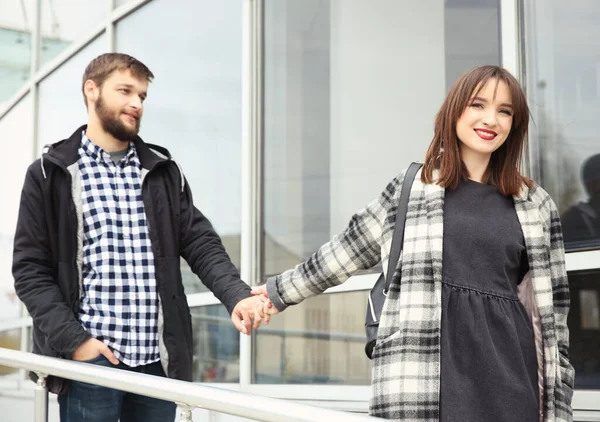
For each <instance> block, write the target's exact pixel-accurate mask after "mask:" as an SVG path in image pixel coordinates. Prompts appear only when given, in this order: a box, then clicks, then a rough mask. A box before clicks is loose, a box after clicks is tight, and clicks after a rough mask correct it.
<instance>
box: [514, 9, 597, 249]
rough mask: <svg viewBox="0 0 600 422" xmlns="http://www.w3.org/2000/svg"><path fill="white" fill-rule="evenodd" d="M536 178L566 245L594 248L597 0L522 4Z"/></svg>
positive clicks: (595, 213)
mask: <svg viewBox="0 0 600 422" xmlns="http://www.w3.org/2000/svg"><path fill="white" fill-rule="evenodd" d="M525 6H526V7H525V28H526V36H525V40H526V41H527V42H526V44H525V47H526V48H525V50H526V68H527V87H528V89H527V95H528V97H529V104H530V106H531V111H532V117H533V122H532V125H530V140H531V144H532V157H533V158H534V159H533V160H532V165H533V168H534V176H535V177H536V178H537V179H538V181H539V182H540V184H541V185H542V186H543V187H544V188H545V189H546V190H547V191H548V192H549V193H550V195H551V196H552V198H553V199H554V201H555V202H556V204H557V206H558V209H559V211H560V212H561V217H562V222H563V226H564V227H563V228H564V236H565V243H566V246H567V248H569V249H578V248H597V247H598V246H600V155H599V154H600V142H599V141H598V132H600V120H599V119H598V115H599V113H600V57H599V56H598V51H600V2H597V1H595V0H574V1H570V2H564V1H560V0H550V1H548V2H544V3H543V4H542V3H540V2H537V1H532V0H528V1H526V2H525Z"/></svg>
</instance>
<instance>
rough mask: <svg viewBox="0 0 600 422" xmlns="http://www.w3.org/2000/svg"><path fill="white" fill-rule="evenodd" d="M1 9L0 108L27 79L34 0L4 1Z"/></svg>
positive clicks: (29, 63) (29, 64) (29, 66)
mask: <svg viewBox="0 0 600 422" xmlns="http://www.w3.org/2000/svg"><path fill="white" fill-rule="evenodd" d="M1 4H2V5H1V6H0V9H1V12H0V109H2V103H3V102H4V101H6V100H7V99H9V98H10V97H11V96H12V95H13V94H14V93H15V92H17V90H19V88H21V87H22V86H23V85H24V83H25V82H26V81H28V80H29V74H30V68H31V29H32V26H31V25H32V23H33V22H32V18H33V11H34V4H35V2H34V1H30V0H26V1H8V2H7V1H4V2H1Z"/></svg>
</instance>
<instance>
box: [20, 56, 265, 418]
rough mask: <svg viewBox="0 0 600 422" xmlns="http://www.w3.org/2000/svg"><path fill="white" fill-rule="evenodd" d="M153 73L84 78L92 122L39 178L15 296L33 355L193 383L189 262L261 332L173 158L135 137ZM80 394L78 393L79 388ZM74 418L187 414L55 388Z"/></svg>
mask: <svg viewBox="0 0 600 422" xmlns="http://www.w3.org/2000/svg"><path fill="white" fill-rule="evenodd" d="M153 77H154V75H153V74H152V72H151V71H150V70H149V69H148V68H147V67H146V66H145V65H144V64H143V63H141V62H140V61H138V60H136V59H135V58H133V57H130V56H128V55H125V54H112V53H111V54H103V55H101V56H99V57H97V58H95V59H94V60H92V62H91V63H90V64H89V65H88V67H87V68H86V70H85V73H84V75H83V87H82V89H83V95H84V100H85V104H86V107H87V109H88V124H87V125H86V126H82V127H80V128H78V129H77V130H75V132H74V133H73V135H71V137H70V138H68V139H65V140H63V141H61V142H58V143H56V144H53V145H52V146H51V147H50V148H49V150H48V151H47V152H45V153H44V154H43V155H42V157H41V158H40V159H39V160H37V161H35V162H34V163H33V164H32V165H31V166H30V167H29V169H28V171H27V176H26V179H25V183H24V186H23V192H22V196H21V205H20V210H19V219H18V223H17V229H16V234H15V244H14V256H13V275H14V278H15V290H16V292H17V294H18V296H19V298H20V299H21V300H22V301H23V303H24V304H25V306H26V307H27V309H28V310H29V313H30V314H31V316H32V318H33V351H34V352H35V353H39V354H42V355H46V356H55V357H60V358H64V359H72V360H76V361H85V362H89V363H92V364H96V365H102V366H112V367H116V368H121V369H123V370H127V371H134V372H139V373H146V374H152V375H159V376H165V375H166V376H168V377H169V378H175V379H180V380H187V381H191V378H192V325H191V317H190V310H189V308H188V305H187V301H186V296H185V293H184V288H183V284H182V281H181V272H180V264H179V263H180V259H179V257H180V256H182V257H183V258H184V259H185V260H186V261H187V262H188V263H189V265H190V267H191V269H192V270H193V271H194V273H196V274H197V275H198V276H199V277H200V279H201V280H202V282H203V283H204V284H205V285H206V286H207V287H208V288H209V289H210V290H212V292H213V293H214V294H215V295H216V296H217V298H219V299H220V300H221V302H223V304H224V305H225V306H226V307H227V309H228V311H229V312H230V313H231V319H232V321H233V323H234V324H235V326H236V328H237V329H238V330H239V331H240V332H242V333H244V334H250V331H251V329H252V321H251V318H252V317H253V318H254V328H256V327H258V326H259V325H260V321H261V318H262V306H263V303H262V302H263V300H266V298H264V296H263V297H252V295H251V294H250V288H249V287H248V286H247V285H246V284H245V283H244V282H243V281H242V280H241V279H240V276H239V273H238V271H237V270H236V268H235V267H234V265H233V264H232V263H231V261H230V259H229V256H228V255H227V253H226V252H225V249H224V248H223V245H222V243H221V240H220V238H219V236H218V235H217V234H216V233H215V231H214V230H213V227H212V226H211V224H210V222H209V221H208V220H207V219H206V218H205V217H204V215H202V213H201V212H200V211H198V210H197V209H196V208H195V207H194V205H193V202H192V193H191V189H190V187H189V186H188V184H187V182H186V180H185V177H184V175H183V174H182V173H181V170H180V169H179V167H178V166H177V164H176V163H175V162H174V161H173V160H172V159H171V157H170V155H169V152H168V151H167V150H166V149H164V148H161V147H157V146H152V145H150V144H146V143H144V141H142V139H140V138H139V137H138V136H137V134H138V131H139V128H140V121H141V118H142V114H143V108H144V100H145V99H146V95H147V88H148V83H149V82H150V81H151V80H152V78H153ZM69 384H70V385H69ZM48 387H49V389H50V391H52V392H54V393H58V394H59V397H58V402H59V405H60V414H61V420H62V421H68V422H79V421H92V420H93V421H99V420H101V421H106V422H111V421H114V422H116V421H117V420H119V418H120V420H121V422H130V421H144V422H153V421H157V422H158V421H160V422H163V421H173V420H174V418H175V408H176V406H175V404H174V403H170V402H164V401H161V400H156V399H151V398H148V397H142V396H138V395H134V394H128V393H124V392H121V391H116V390H111V389H108V388H104V387H98V386H93V385H89V384H85V383H81V382H71V383H68V382H67V381H66V380H62V379H58V378H54V377H49V379H48Z"/></svg>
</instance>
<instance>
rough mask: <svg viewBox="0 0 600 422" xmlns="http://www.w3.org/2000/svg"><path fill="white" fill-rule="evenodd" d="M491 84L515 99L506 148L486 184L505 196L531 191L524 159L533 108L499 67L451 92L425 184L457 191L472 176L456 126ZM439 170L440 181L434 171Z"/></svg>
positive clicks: (477, 72) (470, 76) (480, 71)
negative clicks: (501, 85)
mask: <svg viewBox="0 0 600 422" xmlns="http://www.w3.org/2000/svg"><path fill="white" fill-rule="evenodd" d="M488 81H492V82H495V83H496V89H497V86H498V83H499V82H500V81H502V82H504V83H505V84H506V86H507V87H508V90H509V92H510V95H511V98H512V106H513V122H512V127H511V129H510V133H509V134H508V137H507V139H506V141H505V142H504V144H502V146H501V147H500V148H498V149H497V150H496V151H494V152H493V153H492V157H491V159H490V163H489V165H488V168H487V170H486V171H485V173H484V175H483V183H486V184H490V185H493V186H496V187H497V188H498V190H499V191H500V192H501V193H502V194H503V195H516V194H517V193H518V192H519V190H520V189H521V186H522V184H523V183H525V184H526V185H527V186H529V187H531V185H532V183H533V182H532V181H531V180H530V179H528V178H526V177H525V176H523V175H521V172H520V169H521V157H522V156H523V150H524V148H525V142H526V140H525V135H526V134H527V128H528V125H529V107H528V106H527V100H526V98H525V93H524V92H523V89H522V88H521V86H520V85H519V82H518V81H517V80H516V79H515V77H514V76H512V75H511V74H510V73H509V72H508V71H507V70H505V69H503V68H501V67H499V66H481V67H477V68H475V69H473V70H471V71H470V72H467V73H465V74H464V75H463V76H461V77H460V78H459V79H458V80H457V81H456V82H455V83H454V85H453V86H452V88H450V92H449V93H448V95H447V96H446V99H445V100H444V102H443V104H442V106H441V107H440V110H439V112H438V113H437V115H436V118H435V128H434V136H433V140H432V141H431V144H430V145H429V149H428V150H427V154H426V156H425V163H424V164H423V172H422V173H421V180H422V181H423V183H437V184H438V185H440V186H442V187H444V188H450V189H454V188H456V187H457V186H458V184H459V183H460V182H461V181H462V180H463V179H465V178H468V177H469V172H468V170H467V168H466V166H465V164H464V163H463V161H462V159H461V157H460V140H459V139H458V136H457V135H456V122H457V121H458V119H459V118H460V116H461V115H462V114H463V112H464V111H465V109H466V108H467V107H468V106H469V104H470V103H471V98H473V97H474V96H477V94H478V93H479V91H480V90H481V89H482V88H483V87H484V86H485V84H486V83H487V82H488ZM435 169H437V170H439V174H438V177H437V179H436V180H434V175H433V171H434V170H435Z"/></svg>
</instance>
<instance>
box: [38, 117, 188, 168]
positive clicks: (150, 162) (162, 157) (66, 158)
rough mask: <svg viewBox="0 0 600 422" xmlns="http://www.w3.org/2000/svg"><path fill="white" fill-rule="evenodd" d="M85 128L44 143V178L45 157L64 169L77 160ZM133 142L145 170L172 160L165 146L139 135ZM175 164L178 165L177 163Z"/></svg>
mask: <svg viewBox="0 0 600 422" xmlns="http://www.w3.org/2000/svg"><path fill="white" fill-rule="evenodd" d="M86 129H87V125H83V126H81V127H79V128H78V129H77V130H75V132H73V134H72V135H71V136H70V137H69V138H67V139H63V140H62V141H59V142H56V143H53V144H48V145H44V148H43V149H42V156H41V160H40V161H41V166H42V173H43V175H44V178H46V169H45V167H44V165H45V164H44V159H45V158H47V159H48V161H51V162H53V163H55V164H57V165H59V166H61V167H63V168H65V169H66V168H67V167H69V166H70V165H72V164H73V163H75V162H77V160H78V159H79V155H78V150H79V145H80V143H81V135H82V133H83V132H84V131H85V130H86ZM133 143H134V145H135V148H136V151H137V154H138V157H139V159H140V163H141V164H142V167H143V168H145V169H146V170H151V169H152V168H153V167H154V166H155V165H156V164H158V163H160V162H162V161H169V160H172V157H171V153H170V152H169V151H168V150H167V149H166V148H163V147H161V146H158V145H152V144H147V143H145V142H144V141H143V140H142V138H140V137H139V136H137V137H136V138H135V139H134V141H133ZM175 164H177V163H175ZM177 166H178V167H179V165H177ZM180 172H181V169H180ZM182 179H183V173H182Z"/></svg>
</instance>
